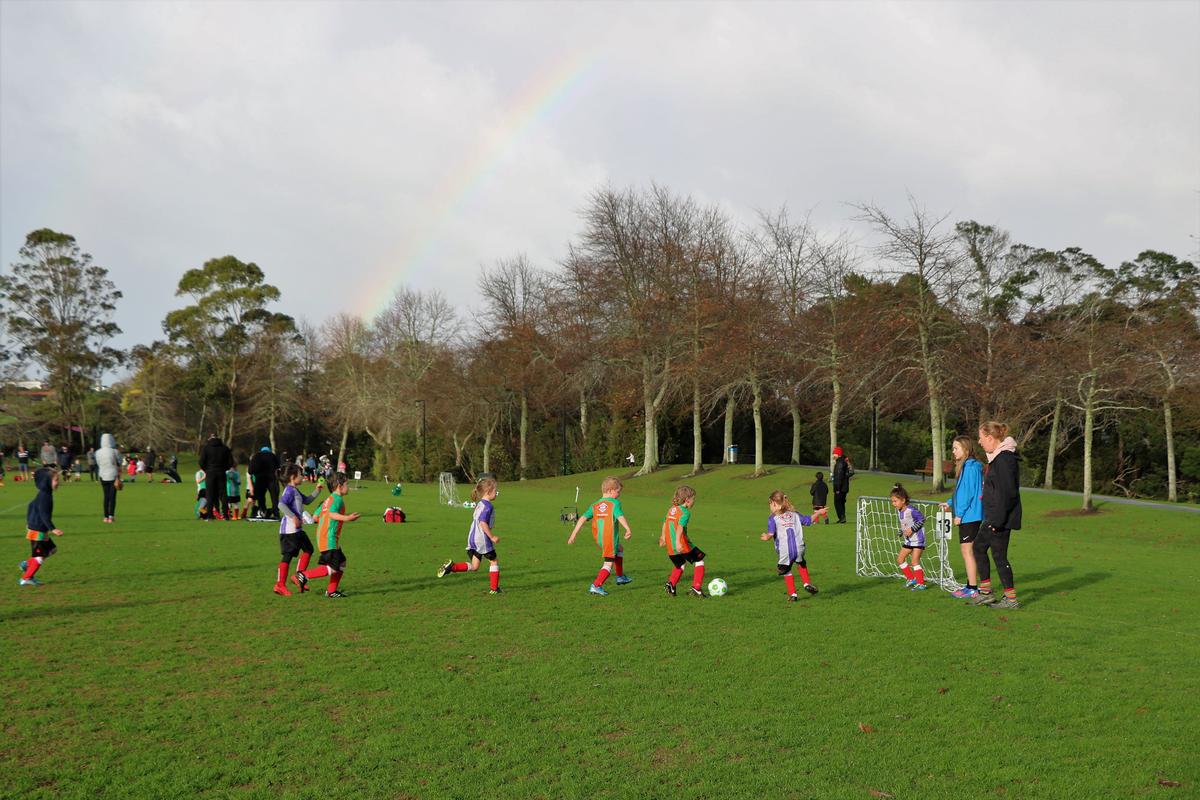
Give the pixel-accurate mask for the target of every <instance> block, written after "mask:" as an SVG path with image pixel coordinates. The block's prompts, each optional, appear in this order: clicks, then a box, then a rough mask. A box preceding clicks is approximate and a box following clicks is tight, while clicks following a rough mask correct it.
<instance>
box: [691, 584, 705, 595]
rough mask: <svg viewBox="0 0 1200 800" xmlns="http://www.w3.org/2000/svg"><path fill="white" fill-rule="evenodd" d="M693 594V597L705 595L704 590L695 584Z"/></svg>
mask: <svg viewBox="0 0 1200 800" xmlns="http://www.w3.org/2000/svg"><path fill="white" fill-rule="evenodd" d="M691 595H692V597H704V592H702V591H700V590H699V589H697V588H696V587H695V586H693V587H692V591H691Z"/></svg>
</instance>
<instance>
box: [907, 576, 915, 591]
mask: <svg viewBox="0 0 1200 800" xmlns="http://www.w3.org/2000/svg"><path fill="white" fill-rule="evenodd" d="M916 585H917V579H916V578H909V579H908V580H906V581H905V582H904V588H905V589H911V588H912V587H914V586H916Z"/></svg>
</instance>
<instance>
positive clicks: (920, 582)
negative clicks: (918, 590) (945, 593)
mask: <svg viewBox="0 0 1200 800" xmlns="http://www.w3.org/2000/svg"><path fill="white" fill-rule="evenodd" d="M913 574H914V575H916V576H917V586H924V585H925V568H924V567H913Z"/></svg>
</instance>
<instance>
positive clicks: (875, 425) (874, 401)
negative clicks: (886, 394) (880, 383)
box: [830, 397, 879, 474]
mask: <svg viewBox="0 0 1200 800" xmlns="http://www.w3.org/2000/svg"><path fill="white" fill-rule="evenodd" d="M868 469H870V470H871V471H872V472H874V471H875V470H877V469H879V399H878V398H875V397H872V398H871V460H870V467H868ZM832 473H833V470H832V469H831V470H830V474H832Z"/></svg>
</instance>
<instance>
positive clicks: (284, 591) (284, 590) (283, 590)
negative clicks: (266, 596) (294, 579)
mask: <svg viewBox="0 0 1200 800" xmlns="http://www.w3.org/2000/svg"><path fill="white" fill-rule="evenodd" d="M275 594H281V595H283V596H284V597H291V596H292V593H291V592H289V591H288V587H286V586H284V585H283V584H282V583H277V584H275Z"/></svg>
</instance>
